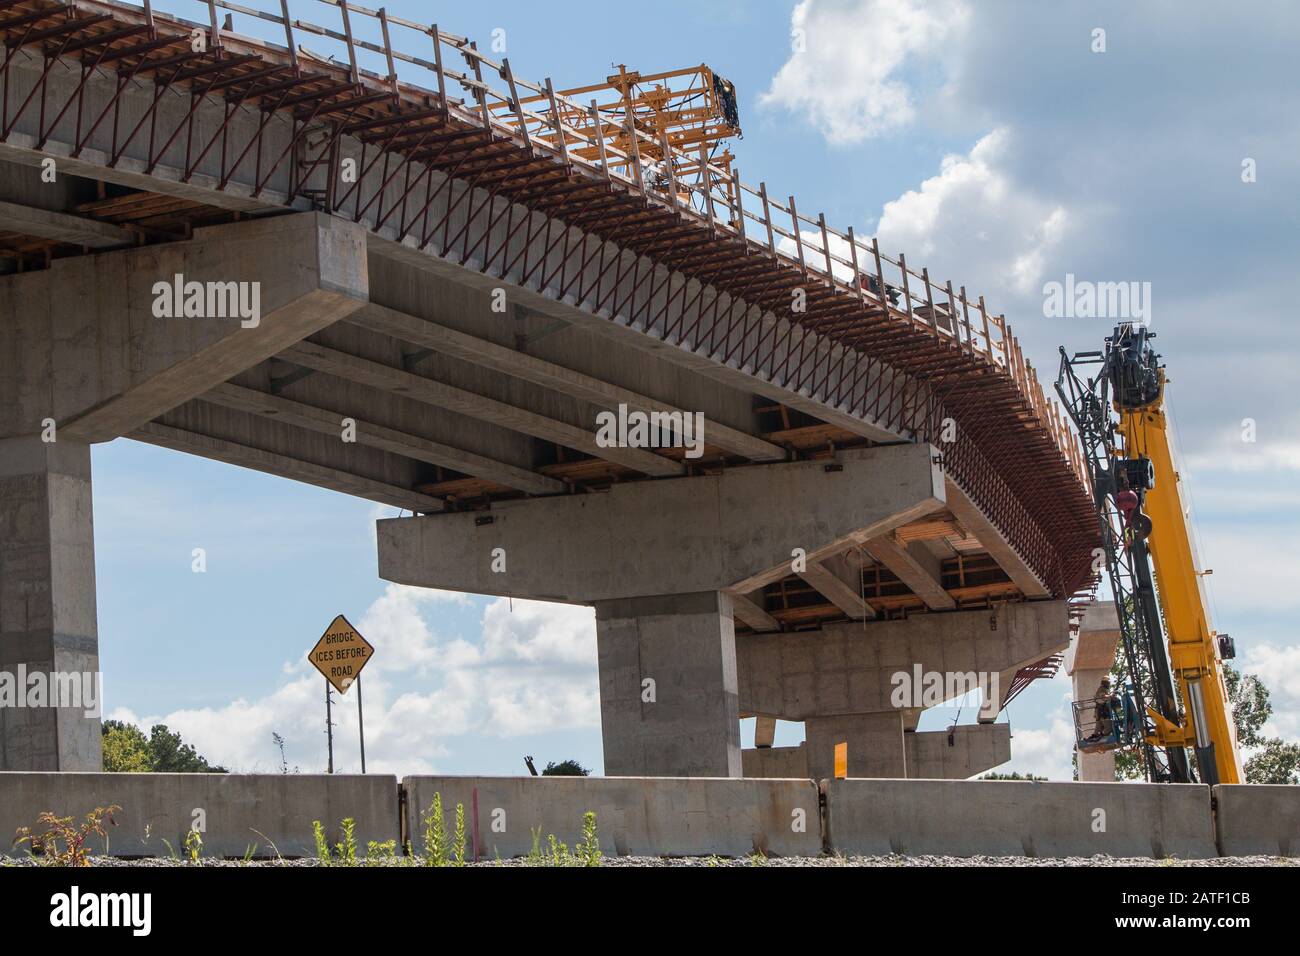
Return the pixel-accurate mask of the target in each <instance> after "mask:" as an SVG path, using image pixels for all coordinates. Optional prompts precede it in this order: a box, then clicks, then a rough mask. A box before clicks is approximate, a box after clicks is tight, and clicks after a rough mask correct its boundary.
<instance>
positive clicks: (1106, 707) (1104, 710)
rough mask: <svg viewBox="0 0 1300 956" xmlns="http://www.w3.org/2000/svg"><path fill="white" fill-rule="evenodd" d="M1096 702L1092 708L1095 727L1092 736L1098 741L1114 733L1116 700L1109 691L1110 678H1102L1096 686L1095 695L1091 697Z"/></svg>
mask: <svg viewBox="0 0 1300 956" xmlns="http://www.w3.org/2000/svg"><path fill="white" fill-rule="evenodd" d="M1093 699H1094V700H1095V701H1096V702H1097V703H1096V706H1095V707H1094V713H1095V715H1096V720H1097V726H1096V733H1095V734H1094V735H1093V736H1094V737H1096V738H1097V739H1098V740H1100V739H1102V738H1104V737H1109V736H1111V734H1113V733H1114V732H1115V721H1114V717H1113V715H1114V705H1115V703H1116V702H1118V698H1117V697H1116V696H1115V694H1114V692H1113V691H1111V689H1110V678H1109V677H1103V678H1102V679H1101V683H1100V684H1098V685H1097V693H1096V694H1094V695H1093Z"/></svg>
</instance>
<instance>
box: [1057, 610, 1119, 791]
mask: <svg viewBox="0 0 1300 956" xmlns="http://www.w3.org/2000/svg"><path fill="white" fill-rule="evenodd" d="M1119 642H1120V630H1119V617H1118V616H1117V615H1116V613H1115V602H1114V601H1096V602H1094V603H1092V604H1090V605H1088V607H1087V608H1086V610H1085V611H1084V614H1083V620H1082V621H1080V622H1079V634H1078V637H1076V638H1075V640H1074V642H1073V643H1072V644H1071V645H1070V649H1069V651H1068V652H1067V654H1066V655H1065V672H1066V673H1067V674H1069V675H1070V680H1071V681H1073V687H1074V699H1075V700H1076V701H1080V700H1084V701H1087V700H1092V698H1093V697H1094V696H1096V694H1097V685H1099V684H1100V683H1101V679H1102V678H1103V677H1106V676H1107V675H1109V674H1110V669H1111V667H1112V666H1113V665H1114V663H1115V653H1116V651H1117V650H1118V645H1119ZM1075 756H1076V758H1077V760H1078V768H1079V779H1080V780H1081V781H1085V782H1107V781H1112V780H1114V779H1115V752H1114V751H1107V752H1105V753H1093V754H1086V753H1081V752H1078V751H1077V748H1076V754H1075Z"/></svg>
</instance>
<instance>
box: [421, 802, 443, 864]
mask: <svg viewBox="0 0 1300 956" xmlns="http://www.w3.org/2000/svg"><path fill="white" fill-rule="evenodd" d="M424 865H425V866H446V865H447V828H446V826H445V825H444V823H443V821H442V794H441V793H435V794H434V795H433V803H432V804H431V805H430V806H429V810H428V812H427V813H426V814H425V815H424Z"/></svg>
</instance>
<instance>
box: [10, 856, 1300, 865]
mask: <svg viewBox="0 0 1300 956" xmlns="http://www.w3.org/2000/svg"><path fill="white" fill-rule="evenodd" d="M4 865H12V866H36V865H39V864H37V863H36V861H34V860H16V861H5V864H4ZM92 865H94V866H103V867H119V866H148V867H180V868H184V867H189V866H195V865H198V866H215V867H267V866H273V867H274V866H289V867H294V866H320V865H321V864H320V863H319V861H317V860H314V859H298V860H252V861H248V862H245V861H244V860H217V859H204V860H202V861H201V862H200V863H198V864H191V863H185V862H183V861H181V860H173V859H167V858H161V857H150V858H147V859H139V860H118V859H113V858H111V857H95V858H94V859H93V860H92ZM364 865H367V866H398V867H402V866H418V865H419V860H418V859H401V860H393V861H386V862H375V863H370V864H364ZM471 865H472V866H488V867H493V866H505V867H527V866H531V865H533V864H530V863H529V862H528V860H526V859H524V858H520V859H514V860H501V861H496V860H492V861H487V862H482V863H476V864H471ZM603 865H604V866H607V867H624V866H657V867H676V866H775V867H783V866H785V867H793V866H895V867H896V866H909V867H911V866H919V867H937V866H944V867H953V866H955V867H978V866H1016V867H1071V866H1145V867H1159V866H1179V867H1200V868H1223V867H1238V866H1278V867H1288V866H1290V867H1294V866H1300V860H1298V859H1288V858H1286V857H1277V856H1234V857H1221V858H1217V859H1212V860H1173V859H1168V860H1153V859H1150V858H1149V857H1109V856H1092V857H1080V856H1072V857H1066V858H1065V859H1038V858H1034V857H1025V856H996V857H995V856H973V857H955V856H851V857H841V856H821V857H766V858H764V857H748V858H744V857H742V858H737V859H730V858H723V857H675V858H662V857H647V856H625V857H606V858H605V860H604V863H603Z"/></svg>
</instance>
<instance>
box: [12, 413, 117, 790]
mask: <svg viewBox="0 0 1300 956" xmlns="http://www.w3.org/2000/svg"><path fill="white" fill-rule="evenodd" d="M98 671H99V639H98V633H97V629H96V621H95V541H94V530H93V524H92V520H91V501H90V446H89V445H87V444H85V443H82V442H76V441H71V440H58V441H55V442H51V443H46V442H43V441H41V440H40V438H39V437H38V436H32V437H22V438H6V439H0V681H3V682H4V684H5V685H7V686H0V770H80V771H98V770H100V769H101V766H102V760H101V752H100V728H99V718H98V717H97V716H92V717H87V716H86V711H87V709H89V708H88V707H87V706H86V705H87V704H90V703H91V702H90V701H88V700H86V699H84V698H82V699H81V700H79V701H78V703H79V704H80V706H67V707H58V706H56V705H57V704H58V703H61V702H62V703H66V702H67V699H66V698H59V697H58V696H57V695H56V692H55V690H56V684H55V681H53V680H51V681H50V686H49V688H48V692H47V693H46V695H45V699H44V701H43V705H40V704H38V706H30V705H31V704H32V703H33V702H34V700H33V699H32V698H29V697H28V696H27V686H26V685H27V683H28V682H27V681H26V680H25V679H23V680H20V679H19V678H20V675H32V674H37V673H39V674H43V675H46V678H47V679H49V678H53V677H60V678H68V677H71V675H76V676H75V677H73V678H72V681H73V682H74V683H75V684H76V685H77V686H78V688H79V693H84V692H86V691H87V690H93V693H94V695H95V697H94V701H93V704H92V707H94V708H95V709H97V706H95V705H98V692H99V680H98ZM87 681H93V685H91V687H89V688H88V687H87V686H86V682H87ZM13 695H22V696H23V701H22V702H23V706H18V699H17V697H16V696H13Z"/></svg>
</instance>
